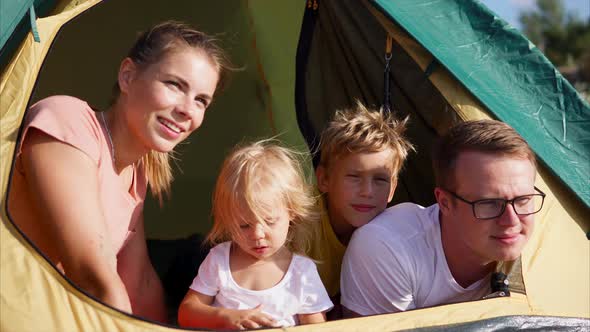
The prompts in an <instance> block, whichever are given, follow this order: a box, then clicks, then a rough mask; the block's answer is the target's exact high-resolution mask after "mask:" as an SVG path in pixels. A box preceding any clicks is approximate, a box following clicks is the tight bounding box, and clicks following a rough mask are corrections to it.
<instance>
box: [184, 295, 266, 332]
mask: <svg viewBox="0 0 590 332" xmlns="http://www.w3.org/2000/svg"><path fill="white" fill-rule="evenodd" d="M214 299H215V297H214V296H208V295H204V294H201V293H199V292H195V291H194V290H192V289H189V291H188V293H187V294H186V296H185V297H184V299H183V300H182V303H181V304H180V308H178V324H179V325H180V326H185V327H204V328H226V329H240V330H243V329H255V328H259V327H273V326H274V324H275V322H274V320H273V319H272V318H271V317H270V316H268V315H266V314H264V313H262V310H261V306H260V305H259V306H257V307H256V308H254V309H250V310H234V309H226V308H219V307H213V306H212V305H211V304H213V300H214Z"/></svg>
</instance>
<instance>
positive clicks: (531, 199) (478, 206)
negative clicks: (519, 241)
mask: <svg viewBox="0 0 590 332" xmlns="http://www.w3.org/2000/svg"><path fill="white" fill-rule="evenodd" d="M535 190H536V191H537V192H538V193H537V194H530V195H522V196H518V197H514V198H513V199H503V198H486V199H478V200H476V201H468V200H466V199H465V198H463V197H461V196H459V195H457V194H456V193H454V192H452V191H450V190H446V189H445V191H447V192H449V193H450V194H451V195H453V196H455V197H456V198H458V199H460V200H462V201H463V202H465V203H467V204H470V205H471V208H472V209H473V215H474V216H475V218H477V219H493V218H498V217H499V216H501V215H502V214H503V213H504V211H505V210H506V205H507V204H510V205H512V208H513V209H514V212H516V214H517V215H519V216H528V215H529V214H535V213H537V212H539V211H541V208H542V207H543V202H544V201H545V196H546V195H545V193H544V192H542V191H541V190H539V188H537V187H535Z"/></svg>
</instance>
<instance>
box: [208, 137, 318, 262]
mask: <svg viewBox="0 0 590 332" xmlns="http://www.w3.org/2000/svg"><path fill="white" fill-rule="evenodd" d="M297 155H298V153H297V152H295V151H293V150H290V149H288V148H285V147H283V146H280V145H279V144H278V143H277V142H276V141H274V140H261V141H258V142H254V143H250V144H247V145H242V146H238V147H236V148H235V149H234V150H233V151H232V152H231V153H230V154H229V156H227V158H226V159H225V161H224V162H223V165H222V167H221V171H220V173H219V176H218V178H217V183H216V184H215V193H214V195H213V219H214V222H213V228H212V229H211V232H210V233H209V235H208V236H207V240H208V241H209V242H210V243H212V244H218V243H221V242H224V241H230V240H232V239H235V238H236V237H239V236H241V233H240V224H243V223H248V224H255V223H258V222H260V223H262V224H263V225H265V226H268V225H267V224H266V221H265V216H269V215H271V214H272V209H273V208H277V207H278V206H281V204H276V202H282V203H283V204H282V206H285V207H286V208H287V209H288V210H289V216H290V225H289V233H288V236H287V241H286V243H285V245H286V246H287V248H289V249H290V250H291V252H293V253H296V254H300V255H304V254H305V252H306V250H307V247H308V245H309V244H308V238H309V233H308V230H309V223H311V222H317V221H318V220H319V214H318V212H317V211H316V209H315V198H314V197H313V195H312V191H311V188H310V186H309V184H308V183H307V182H306V181H305V179H304V177H303V170H302V168H301V165H300V163H299V161H298V159H297ZM269 197H270V198H272V200H273V201H271V202H269V201H268V200H269V199H268V198H269ZM277 200H278V201H277Z"/></svg>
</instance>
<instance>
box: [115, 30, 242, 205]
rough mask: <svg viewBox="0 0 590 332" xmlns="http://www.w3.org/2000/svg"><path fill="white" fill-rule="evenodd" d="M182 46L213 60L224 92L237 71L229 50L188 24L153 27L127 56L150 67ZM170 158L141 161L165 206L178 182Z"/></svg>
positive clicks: (154, 156) (162, 156)
mask: <svg viewBox="0 0 590 332" xmlns="http://www.w3.org/2000/svg"><path fill="white" fill-rule="evenodd" d="M182 47H188V48H192V49H196V50H198V51H200V52H202V54H204V55H205V56H207V57H208V58H209V60H210V62H211V64H213V65H214V66H215V68H216V69H217V72H218V74H219V79H218V81H217V86H216V92H218V91H219V90H222V89H223V88H224V86H225V84H226V82H227V80H228V74H229V72H231V71H233V70H235V68H234V67H233V65H232V64H231V62H230V60H229V58H228V56H227V54H226V53H225V51H224V50H223V49H222V48H221V47H220V46H219V45H218V40H217V39H216V38H214V37H213V36H210V35H208V34H206V33H204V32H201V31H198V30H196V29H194V28H193V27H191V26H190V25H188V24H185V23H181V22H176V21H166V22H162V23H160V24H157V25H155V26H153V27H152V28H150V29H148V30H147V31H145V32H143V33H142V34H141V35H140V36H139V37H138V38H137V40H136V41H135V43H134V44H133V47H132V48H131V50H129V53H128V54H127V57H128V58H130V59H131V60H133V62H134V63H135V64H136V65H137V66H138V67H139V68H146V67H148V66H150V65H152V64H154V63H157V62H158V61H160V59H161V58H162V57H163V56H164V55H166V54H167V53H169V52H173V51H175V50H178V49H181V48H182ZM120 92H121V90H120V88H119V85H118V83H115V86H114V87H113V96H114V99H115V102H116V99H117V98H118V97H119V94H120ZM170 158H173V156H170V154H169V153H164V152H158V151H153V150H152V151H150V152H149V153H148V154H147V155H145V156H144V157H143V158H142V160H141V164H142V165H143V167H144V170H145V174H146V177H147V179H148V182H149V184H150V190H151V192H152V194H153V195H154V196H155V197H156V198H158V199H159V201H160V203H162V199H163V195H164V194H169V193H170V184H171V183H172V180H173V179H174V177H173V175H172V167H171V166H170Z"/></svg>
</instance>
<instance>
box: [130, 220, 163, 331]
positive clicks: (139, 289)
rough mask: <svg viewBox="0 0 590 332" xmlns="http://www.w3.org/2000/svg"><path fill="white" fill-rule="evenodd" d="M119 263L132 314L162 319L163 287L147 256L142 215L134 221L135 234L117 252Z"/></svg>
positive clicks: (157, 319) (161, 320)
mask: <svg viewBox="0 0 590 332" xmlns="http://www.w3.org/2000/svg"><path fill="white" fill-rule="evenodd" d="M119 266H121V268H119V273H120V275H121V277H122V278H123V280H125V286H126V287H127V293H128V294H129V298H130V300H131V307H132V308H133V314H135V315H138V316H141V317H147V318H150V319H153V320H156V321H159V322H166V321H167V315H166V303H165V302H166V301H165V299H164V288H163V287H162V282H161V281H160V278H159V277H158V275H157V274H156V271H155V270H154V267H153V265H152V263H151V261H150V259H149V256H148V251H147V245H146V240H145V231H144V222H143V214H142V217H140V220H139V221H138V223H137V227H136V229H135V234H134V235H133V236H132V237H131V238H130V239H129V242H128V243H127V244H126V245H125V247H124V248H123V250H121V252H120V253H119Z"/></svg>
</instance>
